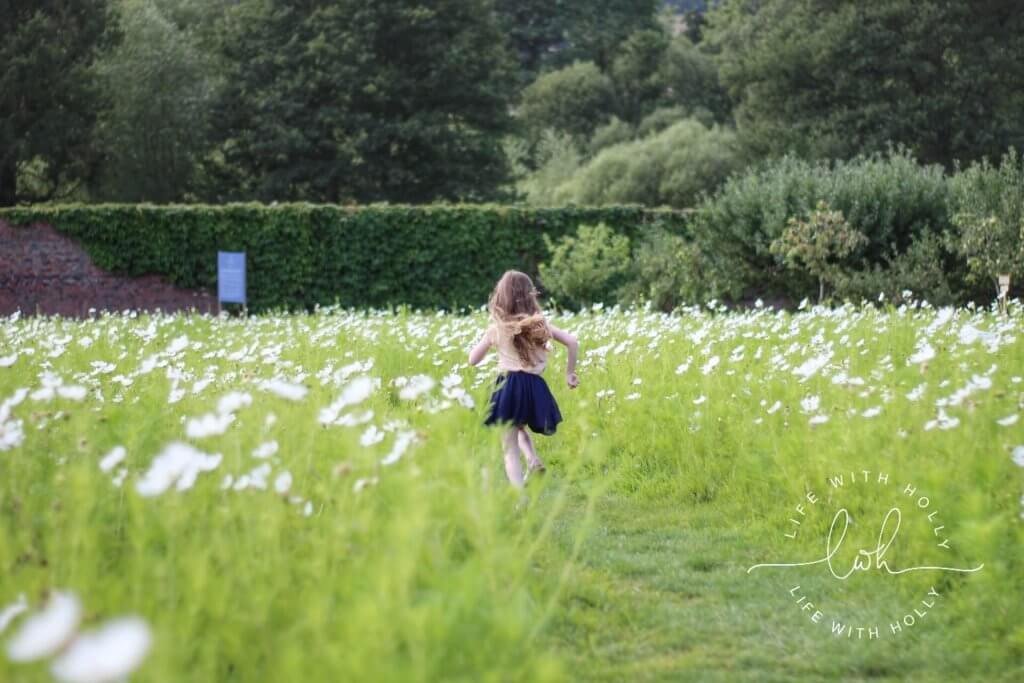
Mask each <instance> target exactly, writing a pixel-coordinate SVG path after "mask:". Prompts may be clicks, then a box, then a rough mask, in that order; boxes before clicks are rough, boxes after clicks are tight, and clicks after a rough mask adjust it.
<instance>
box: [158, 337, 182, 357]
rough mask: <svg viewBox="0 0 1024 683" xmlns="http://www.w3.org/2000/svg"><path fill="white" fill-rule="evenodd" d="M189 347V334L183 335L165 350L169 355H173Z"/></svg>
mask: <svg viewBox="0 0 1024 683" xmlns="http://www.w3.org/2000/svg"><path fill="white" fill-rule="evenodd" d="M186 347H188V335H184V334H183V335H181V336H180V337H178V338H176V339H175V340H174V341H172V342H171V343H170V345H169V346H168V347H167V350H166V351H165V352H164V353H166V354H167V355H168V356H173V355H175V354H177V353H179V352H181V351H184V350H185V348H186Z"/></svg>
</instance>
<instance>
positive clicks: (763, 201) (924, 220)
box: [693, 151, 950, 298]
mask: <svg viewBox="0 0 1024 683" xmlns="http://www.w3.org/2000/svg"><path fill="white" fill-rule="evenodd" d="M948 195H949V185H948V182H947V178H946V176H945V174H944V173H943V171H942V169H941V167H937V166H921V165H918V164H917V163H916V162H915V161H914V160H913V159H912V158H911V157H910V156H909V155H908V154H907V153H906V152H902V151H900V152H893V153H890V154H888V155H886V156H878V155H876V156H872V157H862V158H857V159H854V160H852V161H849V162H837V163H835V164H831V165H830V164H825V163H814V162H808V161H803V160H799V159H796V158H793V157H785V158H782V159H780V160H777V161H773V162H770V163H768V164H765V165H763V166H760V167H757V168H754V169H751V170H749V171H747V172H746V173H744V174H743V175H740V176H736V177H733V178H732V179H730V180H729V181H728V182H726V183H725V185H723V186H722V188H721V189H720V190H719V192H718V193H717V194H716V195H715V196H714V197H713V198H710V199H709V200H707V201H706V202H704V203H703V204H702V205H701V207H700V209H699V211H698V214H697V216H696V217H695V220H694V226H693V236H694V239H695V240H696V241H697V243H698V244H699V246H700V248H701V252H702V253H703V254H704V256H705V257H706V259H707V262H708V263H707V265H708V272H707V277H708V282H709V286H710V288H711V290H712V291H713V292H714V293H715V295H716V296H730V297H737V296H741V295H742V294H743V292H745V291H748V292H756V291H762V290H764V291H770V292H774V293H776V294H780V295H784V296H790V297H795V298H801V297H802V296H803V293H804V292H806V291H807V290H808V289H810V287H811V286H813V284H814V282H813V279H812V278H810V277H808V276H806V274H801V273H800V272H797V271H793V270H792V269H791V268H787V267H785V266H784V265H783V264H780V263H779V262H778V260H777V259H776V258H775V256H774V255H773V254H772V253H771V244H772V242H774V241H775V240H776V239H777V238H778V237H780V236H781V235H782V233H783V231H784V230H785V228H786V225H787V224H788V222H789V219H790V217H792V216H805V215H808V214H809V213H810V212H811V211H812V210H813V209H814V207H815V206H816V205H817V203H818V202H819V201H826V202H827V203H828V204H829V206H831V207H832V208H833V209H835V210H837V211H841V212H842V213H843V216H844V217H845V218H846V221H847V222H848V223H849V225H850V227H851V228H853V229H856V230H858V231H860V232H861V233H863V234H864V235H865V237H867V239H868V244H867V245H866V246H865V248H864V249H863V250H862V251H861V252H860V253H859V254H858V255H857V257H856V259H853V260H852V262H851V264H850V266H851V267H852V268H854V269H856V270H870V269H872V268H873V267H874V266H875V265H876V264H878V265H884V264H885V263H886V262H887V260H888V259H892V258H893V257H894V256H893V255H894V254H896V255H898V254H902V253H904V252H906V251H907V250H908V249H909V248H910V245H911V244H912V243H913V242H914V241H915V240H917V239H918V238H919V237H920V236H921V235H923V234H926V233H930V232H933V233H935V234H937V235H941V234H943V233H944V232H945V231H946V230H948V229H949V226H950V218H949V208H948V201H949V197H948ZM912 289H914V291H916V292H919V293H920V294H922V295H924V296H927V294H928V292H926V291H922V290H919V289H917V288H912Z"/></svg>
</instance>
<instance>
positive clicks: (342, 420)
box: [333, 410, 373, 427]
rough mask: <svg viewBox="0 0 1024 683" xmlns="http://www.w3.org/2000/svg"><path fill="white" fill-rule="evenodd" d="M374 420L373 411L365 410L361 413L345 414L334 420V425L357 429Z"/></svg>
mask: <svg viewBox="0 0 1024 683" xmlns="http://www.w3.org/2000/svg"><path fill="white" fill-rule="evenodd" d="M372 419H373V411H372V410H365V411H363V412H361V413H345V414H344V415H342V416H341V417H339V418H338V419H336V420H334V422H333V424H336V425H338V426H340V427H356V426H358V425H361V424H366V423H367V422H369V421H370V420H372Z"/></svg>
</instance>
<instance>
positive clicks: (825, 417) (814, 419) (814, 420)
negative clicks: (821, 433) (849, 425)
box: [809, 415, 828, 425]
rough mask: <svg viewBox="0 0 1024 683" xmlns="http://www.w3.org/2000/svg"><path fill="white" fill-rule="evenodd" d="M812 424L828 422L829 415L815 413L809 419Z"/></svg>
mask: <svg viewBox="0 0 1024 683" xmlns="http://www.w3.org/2000/svg"><path fill="white" fill-rule="evenodd" d="M809 422H810V424H812V425H820V424H825V423H826V422H828V415H815V416H814V417H812V418H811V419H810V420H809Z"/></svg>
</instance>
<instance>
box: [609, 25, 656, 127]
mask: <svg viewBox="0 0 1024 683" xmlns="http://www.w3.org/2000/svg"><path fill="white" fill-rule="evenodd" d="M668 44H669V38H668V36H667V35H666V34H665V33H664V32H663V31H660V30H655V29H646V30H642V31H637V32H636V33H634V34H633V35H631V36H629V38H627V39H626V40H625V41H623V43H622V44H621V45H620V46H619V47H618V51H617V52H618V54H616V56H615V61H614V62H612V68H611V77H612V80H613V82H614V83H615V92H616V95H617V99H618V108H619V114H620V115H621V116H622V118H623V119H625V120H626V121H628V122H629V123H633V124H635V123H637V122H639V121H640V119H641V118H643V117H644V115H645V114H647V112H648V111H649V110H650V109H651V107H652V105H653V104H654V103H656V102H657V101H658V100H660V99H661V97H662V94H663V93H664V90H665V83H664V80H663V79H662V77H661V73H660V67H661V62H662V59H663V57H664V55H665V53H666V51H667V49H668Z"/></svg>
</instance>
